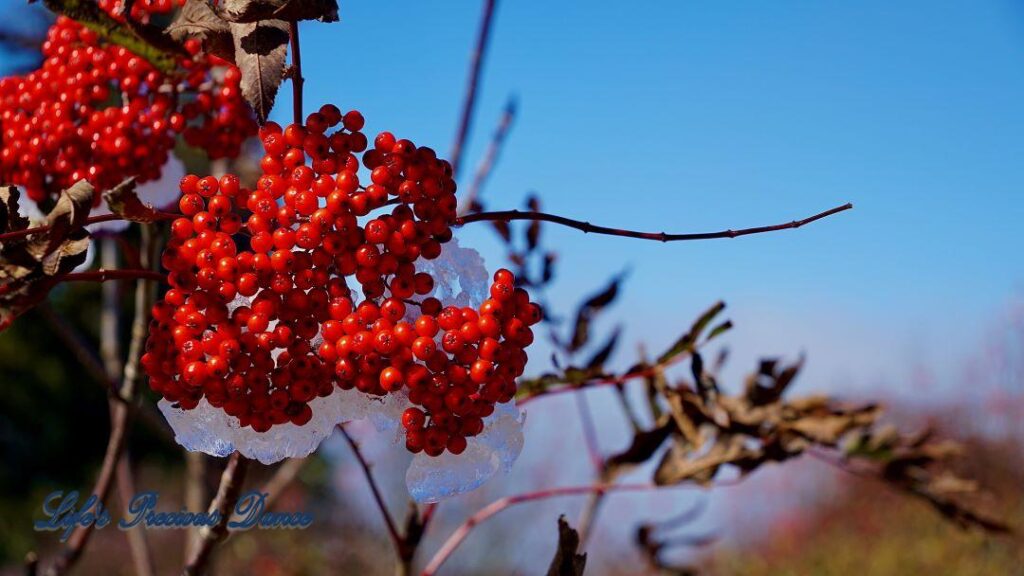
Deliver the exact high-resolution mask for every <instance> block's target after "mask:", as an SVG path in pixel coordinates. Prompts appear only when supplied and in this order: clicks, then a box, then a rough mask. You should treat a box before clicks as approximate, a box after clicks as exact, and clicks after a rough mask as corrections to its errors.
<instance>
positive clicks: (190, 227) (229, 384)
mask: <svg viewBox="0 0 1024 576" xmlns="http://www.w3.org/2000/svg"><path fill="white" fill-rule="evenodd" d="M363 123H364V121H363V117H362V115H361V114H360V113H359V112H356V111H350V112H348V113H346V114H342V113H341V111H340V110H339V109H338V108H337V107H335V106H333V105H326V106H324V107H322V108H321V109H320V110H319V111H318V112H315V113H313V114H310V115H309V117H308V118H307V119H306V122H305V124H302V125H299V124H293V125H290V126H288V127H286V128H282V127H281V126H279V125H277V124H274V123H270V124H267V125H266V126H264V127H263V128H262V129H261V130H260V137H261V140H262V143H263V146H264V150H265V155H264V156H263V158H262V159H261V161H260V165H261V168H262V172H263V174H262V176H261V177H260V178H259V179H258V181H257V183H256V186H255V187H254V189H252V190H249V189H247V188H245V187H242V186H241V185H240V183H239V180H238V178H237V177H236V176H233V175H227V176H224V177H223V178H220V179H219V180H218V179H216V178H214V177H211V176H207V177H203V178H199V177H197V176H186V177H185V178H184V179H182V182H181V192H182V196H181V199H180V202H179V208H180V209H181V213H182V217H180V218H178V219H176V220H174V221H173V222H172V224H171V239H170V241H169V243H168V245H167V248H166V249H165V251H164V253H163V256H162V263H163V265H164V267H165V268H166V269H167V271H168V283H169V284H170V286H171V288H170V289H169V290H168V291H167V293H166V295H165V297H164V299H163V300H162V301H161V302H159V303H157V304H156V306H155V307H154V310H153V323H152V326H151V333H150V338H149V340H148V341H147V345H146V353H145V354H144V356H143V358H142V363H143V366H144V367H145V369H146V371H147V372H148V374H149V375H150V383H151V386H152V388H153V389H154V390H155V391H156V392H158V393H159V394H161V395H162V396H163V397H165V398H167V399H168V400H169V401H172V402H175V403H177V404H178V405H179V406H180V407H182V408H184V409H191V408H194V407H195V406H196V405H197V404H198V402H199V401H200V400H201V399H203V398H206V400H207V401H208V402H209V403H210V404H211V405H212V406H215V407H219V408H222V409H223V410H224V411H225V412H227V413H228V414H230V415H232V416H235V417H237V418H238V419H239V422H240V423H241V425H242V426H251V427H252V428H253V429H254V430H256V431H261V432H262V431H266V430H269V429H270V428H271V427H272V426H274V425H278V424H283V423H285V422H291V423H294V424H297V425H302V424H305V423H306V422H308V421H309V419H310V418H311V417H312V411H311V408H310V405H309V404H310V402H311V401H312V400H313V399H315V398H316V397H318V396H328V395H330V394H332V393H333V392H334V391H335V389H336V388H340V389H344V390H353V389H354V390H358V391H359V392H362V393H365V394H370V395H374V396H383V395H385V394H392V393H397V392H399V391H402V392H404V396H403V397H406V398H408V401H409V403H410V406H409V408H408V409H407V410H405V412H404V414H403V417H402V425H403V429H404V430H405V431H406V445H407V447H408V449H409V450H410V451H412V452H419V451H424V452H426V453H427V454H430V455H435V456H436V455H439V454H441V453H443V452H444V451H445V450H447V451H450V452H452V453H455V454H458V453H461V452H462V451H463V450H465V448H466V438H468V437H472V436H475V435H477V434H479V433H480V432H481V431H482V430H483V428H484V423H483V419H484V418H485V417H487V416H488V415H490V414H491V413H492V412H493V410H494V405H495V404H496V403H500V402H508V401H509V400H511V399H512V398H513V397H514V395H515V390H516V387H515V378H516V377H518V376H520V375H521V374H522V372H523V369H524V367H525V365H526V360H527V356H526V353H525V352H524V349H525V348H526V347H527V346H529V345H530V343H532V342H533V332H532V330H531V328H530V326H531V325H533V324H535V323H537V322H539V321H540V319H541V314H540V308H539V307H538V306H537V305H536V304H533V303H531V302H530V300H529V296H528V294H527V293H526V292H525V291H524V290H522V289H517V288H515V287H514V285H515V279H514V277H513V276H512V273H511V272H509V271H507V270H500V271H498V272H497V273H496V274H495V275H494V281H493V284H492V285H491V290H490V298H488V299H487V300H486V301H484V302H483V304H482V305H481V306H479V307H478V308H475V309H474V308H469V307H464V308H458V307H454V306H445V304H444V303H443V302H441V301H439V300H438V299H437V298H434V297H431V296H429V294H430V293H431V292H432V291H433V288H434V278H433V277H431V275H430V274H427V273H425V272H422V271H420V270H418V269H417V262H418V261H419V260H420V258H425V259H433V258H436V257H438V256H439V255H440V254H441V251H442V245H443V244H444V243H445V242H447V241H448V240H450V239H451V237H452V232H451V228H450V226H451V224H452V223H453V222H454V220H455V207H456V199H455V182H454V180H453V179H452V170H451V165H450V164H449V163H448V162H447V161H445V160H441V159H439V158H437V155H436V154H435V153H434V151H433V150H431V149H430V148H426V147H416V146H415V145H414V144H413V143H412V142H410V141H409V140H404V139H396V138H395V137H394V136H393V135H392V134H390V133H388V132H382V133H380V134H379V135H378V136H377V137H376V138H375V139H374V141H373V142H372V146H371V143H370V142H369V141H368V140H367V138H366V136H365V135H364V134H363V133H362V131H361V130H362V128H363ZM367 173H368V175H369V178H368V179H367V180H366V181H365V182H364V181H362V180H361V176H360V174H363V175H364V176H365V175H366V174H367Z"/></svg>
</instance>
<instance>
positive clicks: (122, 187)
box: [103, 178, 160, 222]
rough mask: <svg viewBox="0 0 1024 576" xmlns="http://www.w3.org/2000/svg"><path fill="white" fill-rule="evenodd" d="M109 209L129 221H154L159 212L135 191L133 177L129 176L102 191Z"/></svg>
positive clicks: (158, 217) (158, 216)
mask: <svg viewBox="0 0 1024 576" xmlns="http://www.w3.org/2000/svg"><path fill="white" fill-rule="evenodd" d="M103 199H104V200H106V202H107V206H109V207H110V211H111V212H113V213H114V214H117V215H118V216H120V217H121V218H124V219H125V220H129V221H131V222H156V221H157V220H160V214H159V213H158V212H157V211H156V210H154V209H153V207H152V206H150V205H149V204H145V203H143V202H142V200H140V199H139V195H138V194H136V193H135V179H134V178H129V179H128V180H125V181H124V182H122V183H120V184H118V185H117V186H115V187H114V188H112V189H110V190H107V191H106V192H104V193H103Z"/></svg>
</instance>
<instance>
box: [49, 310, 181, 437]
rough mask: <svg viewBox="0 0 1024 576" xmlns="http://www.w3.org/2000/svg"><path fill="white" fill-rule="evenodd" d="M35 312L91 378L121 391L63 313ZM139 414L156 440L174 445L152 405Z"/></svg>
mask: <svg viewBox="0 0 1024 576" xmlns="http://www.w3.org/2000/svg"><path fill="white" fill-rule="evenodd" d="M34 310H35V311H36V312H37V313H38V314H39V315H40V316H41V317H42V318H43V320H44V321H45V322H46V323H47V324H49V325H50V328H51V329H52V330H53V332H54V333H55V334H56V335H57V337H58V338H60V340H61V342H63V343H64V345H65V346H67V347H68V349H70V350H71V353H72V354H74V356H75V359H76V360H78V362H79V363H80V364H81V365H82V366H83V367H85V371H86V372H88V373H89V375H90V376H92V378H93V380H95V381H96V383H97V384H99V385H100V386H103V388H104V389H106V390H108V391H110V390H116V389H117V388H118V385H117V382H114V381H112V380H111V379H110V378H108V377H107V373H106V372H105V371H104V370H103V365H102V364H101V363H100V361H99V359H98V358H97V355H96V352H95V351H94V350H93V348H92V346H90V345H89V343H88V342H87V341H86V340H85V338H84V337H83V336H82V335H81V334H80V333H79V332H78V331H77V330H75V327H74V326H72V325H71V324H69V323H68V321H67V320H65V319H64V318H62V317H61V316H60V314H57V312H56V311H54V309H53V308H52V307H51V306H50V304H49V303H48V302H43V303H41V304H40V305H39V306H36V307H35V308H34ZM112 398H114V399H115V400H117V401H119V402H124V398H121V397H120V396H117V395H116V394H115V395H114V396H112ZM136 415H137V416H138V418H139V419H140V420H141V421H142V422H143V423H144V424H145V425H146V426H147V427H148V428H149V429H150V431H151V432H153V433H154V434H155V435H156V437H157V438H159V439H160V440H162V441H164V442H166V443H168V444H175V442H174V437H173V435H172V434H171V430H170V428H169V427H168V426H167V421H166V420H164V419H163V417H162V416H160V415H159V414H158V413H157V412H156V410H155V409H154V408H153V406H152V405H150V404H142V405H140V406H139V407H138V411H137V414H136Z"/></svg>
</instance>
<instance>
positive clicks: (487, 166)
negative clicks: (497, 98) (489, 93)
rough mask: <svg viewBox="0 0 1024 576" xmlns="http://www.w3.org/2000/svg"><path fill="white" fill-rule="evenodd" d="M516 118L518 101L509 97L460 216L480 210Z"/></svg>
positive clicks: (463, 203) (460, 208)
mask: <svg viewBox="0 0 1024 576" xmlns="http://www.w3.org/2000/svg"><path fill="white" fill-rule="evenodd" d="M515 117H516V100H515V98H512V97H509V99H508V102H507V103H506V104H505V111H504V112H503V113H502V115H501V119H500V120H499V121H498V127H497V129H495V131H494V136H492V137H491V144H490V145H489V146H488V147H487V152H486V153H485V154H484V158H483V160H481V161H480V166H478V167H477V169H476V174H475V175H474V176H473V182H472V183H470V185H469V191H468V192H467V193H466V197H465V199H464V200H463V201H462V205H461V206H459V215H460V216H461V215H464V214H468V213H469V212H474V211H476V210H478V209H479V208H477V207H478V205H479V200H478V199H479V198H480V192H481V191H482V190H483V187H484V184H485V183H486V182H487V178H488V177H489V176H490V175H491V172H492V171H493V170H494V165H495V163H497V161H498V157H499V156H500V155H501V150H502V148H503V147H504V145H505V137H506V136H508V133H509V131H510V130H511V129H512V122H513V121H514V120H515Z"/></svg>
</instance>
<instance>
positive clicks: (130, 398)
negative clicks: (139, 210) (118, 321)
mask: <svg viewBox="0 0 1024 576" xmlns="http://www.w3.org/2000/svg"><path fill="white" fill-rule="evenodd" d="M142 243H143V246H144V247H145V248H144V250H142V254H143V258H145V260H144V262H143V264H145V265H147V266H149V265H151V264H152V258H151V256H152V255H151V254H150V252H151V250H152V248H153V239H152V228H151V227H150V226H148V225H144V226H143V227H142ZM142 272H146V271H145V270H143V271H142ZM153 295H154V293H153V290H152V289H151V287H150V286H149V285H148V284H146V283H144V282H139V283H138V284H136V286H135V318H134V320H133V322H132V336H131V343H130V344H129V347H128V362H127V364H125V367H124V376H123V379H122V381H121V384H120V386H119V387H118V388H117V389H111V395H112V397H113V396H117V397H120V398H121V399H122V400H123V401H116V400H113V399H112V400H111V402H110V411H111V413H110V438H109V440H108V441H107V451H106V454H105V455H104V457H103V464H102V465H101V467H100V473H99V476H98V477H97V479H96V485H95V487H94V488H93V491H92V493H93V495H94V496H96V498H97V499H98V500H99V501H100V502H102V503H103V504H104V505H105V504H106V502H107V498H108V496H109V495H110V489H111V487H112V485H113V480H114V476H115V472H116V468H117V465H118V462H119V461H120V460H121V457H122V454H123V453H124V448H125V444H126V443H127V439H128V432H129V429H130V428H131V423H132V419H133V418H132V416H133V414H134V412H135V392H136V388H137V386H138V380H139V358H140V357H141V356H142V348H143V342H144V341H145V339H146V334H147V328H148V325H149V311H150V304H151V302H152V299H153ZM93 526H94V525H93V524H89V525H86V526H78V527H77V528H76V529H75V530H74V531H73V532H72V533H71V536H70V537H69V538H68V543H67V545H66V546H65V548H64V551H63V552H62V553H61V555H60V556H58V557H57V559H56V560H55V561H54V563H53V565H52V566H51V567H50V569H49V570H47V572H46V573H47V575H48V576H57V575H59V574H63V573H65V572H66V571H67V570H68V569H70V568H71V567H72V566H74V564H75V563H76V562H77V561H78V559H79V558H80V557H81V554H82V551H83V550H84V549H85V546H86V545H87V544H88V542H89V537H90V536H91V535H92V528H93Z"/></svg>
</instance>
